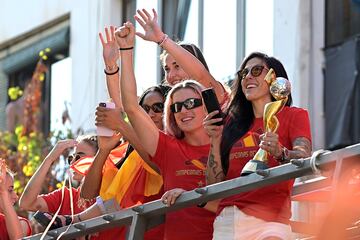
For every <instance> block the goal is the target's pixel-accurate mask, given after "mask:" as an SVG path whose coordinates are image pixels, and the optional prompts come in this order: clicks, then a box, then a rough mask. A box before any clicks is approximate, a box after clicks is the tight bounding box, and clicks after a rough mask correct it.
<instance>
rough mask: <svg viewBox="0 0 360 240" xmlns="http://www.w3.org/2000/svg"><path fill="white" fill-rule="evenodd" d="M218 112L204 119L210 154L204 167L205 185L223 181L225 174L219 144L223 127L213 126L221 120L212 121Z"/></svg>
mask: <svg viewBox="0 0 360 240" xmlns="http://www.w3.org/2000/svg"><path fill="white" fill-rule="evenodd" d="M217 113H219V111H214V112H211V113H210V114H208V115H207V116H206V117H205V118H204V123H203V125H204V128H205V130H206V132H207V133H208V135H209V136H210V152H209V158H208V162H207V165H206V184H207V185H210V184H213V183H218V182H221V181H223V180H224V179H225V174H224V171H223V167H222V164H221V155H220V143H221V136H222V130H223V126H217V125H214V123H216V122H220V121H221V120H222V118H214V119H212V118H213V117H214V116H215V115H216V114H217Z"/></svg>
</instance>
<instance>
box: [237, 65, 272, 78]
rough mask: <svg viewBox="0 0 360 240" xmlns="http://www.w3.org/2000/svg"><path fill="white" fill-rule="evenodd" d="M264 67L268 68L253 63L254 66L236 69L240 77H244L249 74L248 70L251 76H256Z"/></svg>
mask: <svg viewBox="0 0 360 240" xmlns="http://www.w3.org/2000/svg"><path fill="white" fill-rule="evenodd" d="M264 68H265V69H268V68H266V67H265V66H263V65H255V66H253V67H251V68H250V69H249V68H244V69H243V70H240V71H238V72H237V74H238V76H239V78H240V79H244V78H245V77H246V76H247V75H248V74H249V72H250V74H251V75H252V76H253V77H258V76H260V74H261V73H262V71H263V70H264Z"/></svg>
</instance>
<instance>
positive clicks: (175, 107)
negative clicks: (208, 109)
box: [170, 98, 202, 113]
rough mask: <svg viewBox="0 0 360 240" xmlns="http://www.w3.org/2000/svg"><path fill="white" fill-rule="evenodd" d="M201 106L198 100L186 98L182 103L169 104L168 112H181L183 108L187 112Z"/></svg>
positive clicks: (200, 101)
mask: <svg viewBox="0 0 360 240" xmlns="http://www.w3.org/2000/svg"><path fill="white" fill-rule="evenodd" d="M201 105H202V100H201V99H200V98H188V99H186V100H185V101H183V102H176V103H174V104H171V106H170V110H171V112H173V113H178V112H181V109H182V107H183V106H184V107H185V108H186V109H187V110H190V109H194V108H197V107H200V106H201Z"/></svg>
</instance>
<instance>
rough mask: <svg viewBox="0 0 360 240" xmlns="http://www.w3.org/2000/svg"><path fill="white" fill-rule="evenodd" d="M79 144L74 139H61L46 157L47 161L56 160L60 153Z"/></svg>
mask: <svg viewBox="0 0 360 240" xmlns="http://www.w3.org/2000/svg"><path fill="white" fill-rule="evenodd" d="M76 145H77V141H76V140H74V139H65V140H60V141H58V142H57V143H56V144H55V146H54V147H53V149H52V150H51V152H50V153H49V154H48V156H47V157H46V160H47V161H51V162H54V161H56V160H57V159H58V158H59V157H60V155H61V154H62V153H63V152H64V151H65V150H66V149H69V148H73V147H75V146H76Z"/></svg>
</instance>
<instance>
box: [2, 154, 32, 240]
mask: <svg viewBox="0 0 360 240" xmlns="http://www.w3.org/2000/svg"><path fill="white" fill-rule="evenodd" d="M0 172H1V174H0V209H1V211H2V213H3V214H4V216H5V223H6V230H7V233H8V236H9V239H11V240H15V239H20V238H23V237H25V236H26V235H27V226H26V225H25V224H22V223H21V222H20V220H19V218H18V215H17V214H16V211H15V209H14V206H13V203H12V202H11V200H10V199H11V198H12V197H11V196H10V195H11V194H14V193H10V190H11V191H14V189H13V188H14V186H13V184H11V183H9V182H8V181H13V180H12V179H11V177H10V175H8V174H7V173H6V164H5V161H4V160H3V159H0ZM7 186H9V188H11V189H7ZM1 237H4V238H5V239H6V237H5V236H1Z"/></svg>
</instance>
